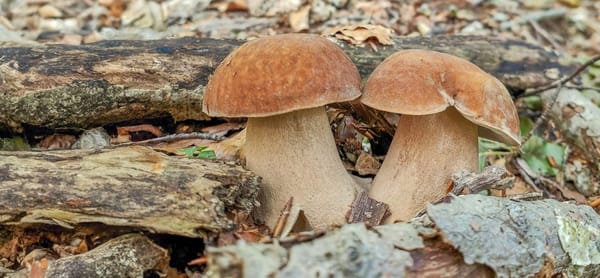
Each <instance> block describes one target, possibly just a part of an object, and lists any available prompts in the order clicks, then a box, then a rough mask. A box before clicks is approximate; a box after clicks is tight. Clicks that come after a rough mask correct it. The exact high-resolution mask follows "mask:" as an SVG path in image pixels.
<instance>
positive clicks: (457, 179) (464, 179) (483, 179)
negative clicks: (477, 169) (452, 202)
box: [452, 166, 515, 195]
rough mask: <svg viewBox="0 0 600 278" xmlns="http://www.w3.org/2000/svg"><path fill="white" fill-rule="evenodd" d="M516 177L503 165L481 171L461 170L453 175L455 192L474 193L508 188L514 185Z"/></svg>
mask: <svg viewBox="0 0 600 278" xmlns="http://www.w3.org/2000/svg"><path fill="white" fill-rule="evenodd" d="M514 179H515V178H514V177H513V176H511V175H510V174H509V173H508V171H506V169H505V168H503V167H498V166H490V167H486V168H485V169H483V171H482V172H481V173H473V172H469V171H466V170H464V171H460V172H458V173H456V174H454V175H452V183H453V188H452V193H453V194H456V195H458V194H461V193H465V194H469V193H470V194H474V193H479V192H481V191H483V190H487V189H506V188H510V187H512V186H513V185H514Z"/></svg>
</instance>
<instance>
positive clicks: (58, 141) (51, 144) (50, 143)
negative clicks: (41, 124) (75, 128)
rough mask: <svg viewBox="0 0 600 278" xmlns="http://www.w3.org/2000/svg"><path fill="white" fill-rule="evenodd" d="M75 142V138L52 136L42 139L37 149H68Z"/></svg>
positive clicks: (70, 136)
mask: <svg viewBox="0 0 600 278" xmlns="http://www.w3.org/2000/svg"><path fill="white" fill-rule="evenodd" d="M76 140H77V138H75V136H73V135H66V134H52V135H49V136H46V137H44V139H42V141H41V142H40V144H39V148H40V149H46V150H60V149H69V148H71V145H73V143H75V141H76Z"/></svg>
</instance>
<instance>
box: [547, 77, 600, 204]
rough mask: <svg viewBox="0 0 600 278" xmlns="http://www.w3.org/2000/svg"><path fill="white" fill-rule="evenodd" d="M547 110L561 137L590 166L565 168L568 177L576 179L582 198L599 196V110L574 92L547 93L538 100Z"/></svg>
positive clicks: (550, 91)
mask: <svg viewBox="0 0 600 278" xmlns="http://www.w3.org/2000/svg"><path fill="white" fill-rule="evenodd" d="M554 99H556V103H554V106H552V107H551V108H550V112H549V115H550V118H551V119H552V120H554V122H555V123H556V124H557V127H558V129H559V130H560V131H561V134H563V135H564V138H565V139H566V140H567V141H568V142H569V143H571V145H573V146H575V147H576V148H578V149H579V150H580V151H581V152H582V153H583V155H584V156H585V157H586V158H587V159H589V161H590V164H591V165H590V166H591V167H590V166H583V167H581V165H579V167H578V166H569V167H568V169H567V172H568V174H570V175H574V176H577V177H576V178H574V184H575V186H576V187H577V190H578V191H579V192H581V193H582V194H584V195H586V196H593V195H598V194H600V185H599V183H598V181H600V120H599V119H600V108H598V106H596V105H595V104H594V103H593V102H591V101H590V100H589V99H588V98H586V97H585V96H583V95H582V94H581V93H580V92H579V91H578V90H575V89H566V88H563V89H561V91H560V93H559V95H558V96H557V95H556V90H554V89H552V90H548V91H546V92H544V93H543V94H542V101H543V103H544V105H545V106H549V105H550V104H552V103H553V101H554Z"/></svg>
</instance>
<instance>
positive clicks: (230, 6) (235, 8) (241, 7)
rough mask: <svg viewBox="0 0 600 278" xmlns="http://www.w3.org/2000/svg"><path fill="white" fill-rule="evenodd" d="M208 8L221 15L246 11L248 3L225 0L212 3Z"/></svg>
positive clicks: (238, 0) (242, 0)
mask: <svg viewBox="0 0 600 278" xmlns="http://www.w3.org/2000/svg"><path fill="white" fill-rule="evenodd" d="M210 8H212V9H216V10H217V11H219V12H222V13H226V12H244V11H247V10H248V3H247V1H246V0H225V1H218V2H215V3H212V4H211V5H210Z"/></svg>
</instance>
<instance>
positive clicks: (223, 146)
mask: <svg viewBox="0 0 600 278" xmlns="http://www.w3.org/2000/svg"><path fill="white" fill-rule="evenodd" d="M245 143H246V129H244V130H242V131H240V132H238V133H236V134H235V135H233V136H231V137H229V138H227V139H225V140H223V141H221V142H213V143H210V144H208V148H209V149H211V150H213V151H214V152H215V155H216V156H217V159H221V160H236V159H242V160H243V159H244V157H243V154H242V153H241V149H242V146H243V145H244V144H245Z"/></svg>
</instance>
